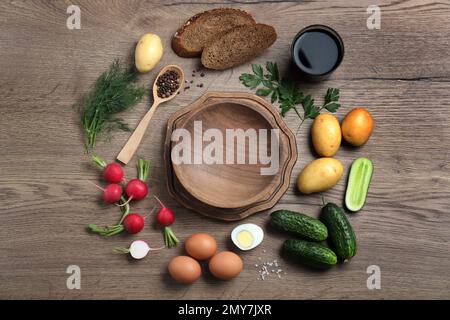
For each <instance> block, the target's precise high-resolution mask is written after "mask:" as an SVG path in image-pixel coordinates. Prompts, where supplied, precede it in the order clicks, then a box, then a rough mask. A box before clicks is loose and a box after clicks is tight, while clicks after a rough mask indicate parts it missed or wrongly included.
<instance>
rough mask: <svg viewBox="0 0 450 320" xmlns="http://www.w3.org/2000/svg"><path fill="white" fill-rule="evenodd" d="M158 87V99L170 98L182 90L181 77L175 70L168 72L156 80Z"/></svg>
mask: <svg viewBox="0 0 450 320" xmlns="http://www.w3.org/2000/svg"><path fill="white" fill-rule="evenodd" d="M156 87H157V93H158V97H160V98H169V97H170V96H171V95H172V94H173V93H174V92H175V91H177V90H178V88H180V76H179V75H178V73H177V72H175V71H173V70H169V71H166V72H164V73H163V74H162V75H160V76H159V77H158V79H157V80H156Z"/></svg>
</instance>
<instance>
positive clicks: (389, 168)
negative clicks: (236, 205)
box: [0, 0, 450, 299]
mask: <svg viewBox="0 0 450 320" xmlns="http://www.w3.org/2000/svg"><path fill="white" fill-rule="evenodd" d="M70 2H71V1H43V0H35V1H21V0H16V1H2V2H1V3H0V26H1V28H0V44H1V46H0V70H1V71H0V111H1V117H0V150H1V156H0V168H1V175H0V206H1V208H2V209H1V214H0V224H1V225H2V228H1V231H0V270H1V272H0V298H56V299H60V298H62V299H73V298H130V299H131V298H145V299H155V298H163V299H180V298H186V299H207V298H212V299H246V298H251V299H256V298H267V299H288V298H291V299H316V298H326V299H328V298H343V299H356V298H358V299H359V298H369V299H393V298H402V299H405V298H424V299H431V298H450V277H449V274H448V272H449V271H450V250H449V240H450V238H449V229H450V213H449V212H450V177H449V170H450V168H449V158H450V140H449V139H450V122H449V118H450V102H449V101H450V49H449V48H450V43H449V38H450V24H449V23H448V18H449V16H450V1H447V0H446V1H426V0H421V1H420V0H409V1H406V0H401V1H392V0H389V1H387V0H384V1H376V2H377V3H378V4H379V6H380V8H381V29H380V30H368V28H367V26H366V20H367V18H368V17H369V14H368V13H367V12H366V9H367V7H368V6H369V5H371V4H374V1H357V2H356V1H350V0H329V1H298V2H297V1H289V2H281V1H280V2H278V1H267V2H265V1H249V2H247V1H241V2H238V3H236V1H230V2H229V3H228V1H222V0H220V1H217V4H214V2H216V1H207V2H205V1H203V2H196V1H187V2H186V1H161V2H160V3H158V2H156V1H87V0H80V1H77V4H79V6H80V8H81V29H80V30H69V29H68V28H67V27H66V19H67V17H68V16H69V15H68V14H67V13H66V9H67V7H68V6H69V5H70ZM224 5H227V6H231V7H235V8H242V9H244V10H248V11H249V12H251V13H252V14H253V15H254V16H255V18H256V20H257V21H260V22H264V23H268V24H271V25H273V26H275V28H276V29H277V32H278V36H279V37H278V40H277V42H276V43H275V44H274V46H273V47H271V48H270V49H269V50H267V51H266V52H265V53H264V54H262V55H261V56H259V57H258V58H257V59H255V61H254V62H257V63H265V61H267V60H272V61H276V62H278V63H279V65H280V68H281V70H282V71H283V72H285V71H286V67H287V64H288V61H289V45H290V43H291V40H292V38H293V37H294V35H295V34H296V33H297V32H298V31H299V30H300V29H301V28H303V27H305V26H307V25H310V24H316V23H321V24H326V25H329V26H331V27H332V28H335V29H336V30H337V31H338V32H339V33H340V34H341V36H342V37H343V39H344V42H345V46H346V52H345V59H344V62H343V63H342V65H341V66H340V68H339V69H338V70H337V71H336V72H335V73H334V74H333V76H332V77H331V78H330V79H329V80H328V81H325V82H320V83H317V84H307V83H300V86H301V88H302V90H303V91H305V92H308V93H312V94H313V95H314V96H315V97H319V98H320V97H322V95H323V94H324V92H325V91H326V88H328V87H337V88H340V89H341V97H342V98H341V100H342V102H343V104H344V105H345V107H343V108H341V109H340V110H339V112H338V117H339V118H340V119H342V117H343V116H344V115H345V113H346V112H348V111H349V110H350V109H351V108H352V107H355V106H364V107H366V108H368V109H369V110H370V112H371V113H372V114H373V116H374V118H375V121H376V129H375V132H374V134H373V136H372V138H371V139H370V141H369V143H368V144H367V145H366V146H364V147H362V148H358V149H353V148H348V147H343V148H341V150H340V151H339V153H338V154H337V156H336V157H337V158H338V159H339V160H341V161H342V162H343V163H344V165H345V166H346V168H348V167H349V165H350V164H351V162H352V160H353V159H355V158H356V157H359V156H367V157H369V158H371V159H372V160H373V162H374V165H375V174H374V178H373V182H372V184H371V188H370V193H369V196H368V199H367V204H366V206H365V207H364V209H363V210H362V211H361V212H360V213H358V214H355V215H351V216H350V215H349V219H350V221H351V223H352V225H353V226H354V229H355V231H356V234H357V236H358V240H359V251H358V254H357V255H356V256H355V258H354V259H353V260H352V261H351V263H347V264H345V265H340V266H338V267H335V268H333V269H331V270H329V271H327V272H312V271H309V270H306V269H304V268H302V267H299V266H296V265H294V264H291V263H289V262H287V261H284V260H282V259H281V258H280V255H279V250H280V246H281V244H282V242H283V240H284V239H285V238H286V236H284V235H280V234H277V233H274V232H272V231H270V228H266V233H267V234H266V238H265V240H264V242H263V245H261V246H260V247H258V248H257V249H255V250H253V251H251V252H247V253H245V254H242V255H241V256H242V258H243V260H244V262H245V270H244V271H243V273H242V274H241V275H240V277H239V278H237V279H236V280H234V281H231V282H221V281H217V280H215V279H214V278H212V277H211V276H210V275H208V273H207V272H205V275H204V276H202V277H201V279H200V280H199V281H198V282H197V283H195V284H194V285H192V286H183V285H179V284H176V283H174V282H173V281H172V280H171V279H170V278H169V277H168V275H167V272H166V266H167V263H168V261H169V260H170V259H171V258H172V257H173V256H175V255H177V254H179V253H181V252H182V251H183V249H182V246H180V247H179V248H177V249H172V250H164V251H163V252H158V253H153V254H150V255H149V256H148V257H147V259H145V260H143V261H139V262H135V261H131V260H130V259H127V258H126V257H125V256H121V255H117V254H114V253H112V248H113V247H115V246H127V245H129V244H130V243H131V241H132V240H133V239H137V238H141V239H146V240H148V241H149V242H150V243H151V244H153V245H154V246H156V245H159V244H160V243H161V242H162V235H161V232H160V231H159V230H158V229H156V228H155V227H153V226H152V224H151V223H149V224H148V226H147V227H146V228H145V229H144V231H143V232H142V233H141V234H140V235H139V236H135V237H131V236H126V235H123V236H122V235H119V236H117V237H115V238H112V239H101V238H99V237H98V236H96V235H92V234H89V233H88V232H87V231H86V230H85V228H86V225H87V224H88V223H92V222H96V223H109V222H113V221H115V220H116V219H117V218H118V215H119V213H118V211H117V209H115V208H114V207H111V206H106V205H103V204H101V203H100V202H99V201H98V196H99V195H98V193H97V191H96V190H95V189H94V188H93V187H92V185H91V184H90V183H89V181H97V180H98V177H99V172H98V171H97V170H96V169H95V168H93V167H92V166H91V165H90V164H89V156H88V155H86V154H85V153H84V149H83V140H82V139H83V135H82V131H81V129H80V123H79V115H78V114H77V112H76V110H74V109H73V107H72V105H73V104H74V103H75V102H76V101H77V100H79V99H80V98H81V97H82V96H83V95H84V94H85V93H86V92H87V91H88V90H89V88H90V87H91V86H92V84H93V82H94V81H95V79H96V78H97V76H98V75H99V74H101V73H102V72H103V71H104V70H105V69H106V68H107V67H108V65H109V64H110V63H111V61H112V60H113V59H114V58H116V57H119V58H122V59H126V58H127V57H129V56H130V55H132V54H133V51H134V44H135V42H136V41H137V39H138V38H139V37H140V36H141V35H142V34H144V33H147V32H152V33H156V34H158V35H159V36H161V38H162V39H163V42H164V45H165V47H166V49H165V53H164V56H163V58H162V61H161V62H160V64H159V65H158V67H161V66H163V65H166V64H169V63H176V64H179V65H181V66H182V67H183V68H184V69H185V70H186V73H187V78H188V79H189V80H191V79H193V80H194V84H192V85H191V89H189V90H187V91H185V92H183V93H182V94H181V95H180V96H179V97H177V98H176V99H175V100H174V101H172V102H170V103H168V104H166V105H164V106H162V107H161V108H160V109H159V110H158V112H157V113H156V115H155V118H154V119H153V120H152V125H151V127H150V128H149V130H148V132H147V135H146V137H145V138H144V141H143V143H142V146H141V148H140V149H139V151H138V154H139V155H140V156H143V157H145V158H147V159H149V160H151V161H152V163H153V169H152V172H151V178H150V180H151V181H150V188H151V192H152V193H155V194H158V195H160V197H161V198H162V200H163V201H165V202H166V203H167V205H169V206H170V207H171V208H172V209H173V210H174V211H175V212H176V215H177V221H176V223H175V224H174V226H173V229H174V230H175V232H176V234H177V235H178V236H179V237H180V239H182V240H183V239H185V238H186V237H187V236H189V235H190V234H192V233H194V232H199V231H205V232H210V233H211V234H213V235H214V236H215V237H216V239H217V240H218V243H219V247H220V250H224V249H226V248H227V246H228V245H227V243H228V241H227V239H228V237H229V234H230V231H231V230H232V228H233V227H235V226H236V225H237V224H238V223H223V222H218V221H214V220H210V219H207V218H204V217H202V216H200V215H198V214H196V213H194V212H191V211H189V210H186V209H184V208H182V207H180V206H179V205H178V204H177V203H176V202H175V201H174V200H173V199H171V198H170V197H169V196H168V194H167V191H166V186H165V173H164V170H163V160H162V146H163V139H164V129H165V123H166V120H167V119H168V117H169V116H170V115H171V114H173V113H174V112H175V111H176V110H179V109H180V108H183V106H185V105H187V104H189V103H191V102H192V101H193V100H195V99H196V98H198V97H199V96H200V95H201V94H202V93H204V92H206V91H208V90H222V91H233V90H234V91H247V89H246V88H244V87H243V86H242V85H241V84H240V83H239V80H238V77H239V75H240V74H241V73H243V72H248V71H249V70H250V65H249V64H245V65H242V66H239V67H236V68H234V69H232V70H227V71H224V72H211V71H207V72H206V76H205V77H203V78H199V77H198V76H197V77H195V78H193V77H191V70H193V69H196V68H198V66H199V61H198V60H197V59H182V58H179V57H177V56H176V55H175V54H174V53H173V52H172V50H171V48H170V39H171V36H172V34H173V33H174V32H175V30H176V29H177V28H178V27H179V26H180V25H181V24H182V23H183V22H184V21H185V20H186V19H187V18H189V17H190V16H192V15H193V14H195V13H197V12H200V11H203V10H207V9H210V8H213V7H219V6H224ZM156 72H157V70H154V71H152V72H151V73H150V74H146V75H143V76H141V78H140V82H141V83H142V84H145V85H146V86H147V87H148V88H149V87H150V83H151V82H152V81H153V80H154V76H155V74H156ZM200 83H203V84H204V86H203V87H202V88H199V87H197V86H196V84H200ZM319 100H320V99H319ZM149 103H150V101H149V98H146V101H145V102H143V103H140V104H139V105H138V106H136V107H135V108H134V109H133V110H132V111H130V112H128V113H126V114H124V115H123V117H124V119H125V120H126V121H127V122H128V123H129V124H130V125H131V126H132V127H134V126H135V125H136V124H137V123H138V121H139V119H140V118H141V117H142V115H143V114H144V113H145V112H146V110H147V108H148V106H149ZM286 122H287V124H288V125H289V126H290V127H291V128H292V129H294V130H295V129H296V127H297V124H298V118H297V117H296V115H295V114H294V113H293V112H292V113H289V114H288V115H287V116H286ZM309 126H310V122H308V124H307V125H305V126H304V127H303V128H302V129H301V130H300V132H299V133H298V135H297V137H298V150H299V160H298V163H297V165H296V167H295V169H294V172H293V175H292V182H291V185H292V187H291V188H290V189H289V191H288V192H287V193H286V194H285V196H284V197H283V198H282V200H281V201H280V202H279V203H278V205H277V206H276V207H275V208H276V209H280V208H287V209H293V210H298V211H302V212H306V213H309V214H311V215H314V216H316V215H318V213H319V210H320V206H321V200H320V195H319V194H316V195H311V196H302V195H299V194H298V193H297V192H296V191H295V187H294V181H295V178H296V177H297V174H298V173H299V171H300V170H301V169H302V168H303V167H304V166H305V164H306V163H307V162H309V161H310V160H312V159H313V155H312V153H311V148H310V146H309V144H308V139H309V134H308V129H309ZM127 138H128V133H124V132H116V133H114V134H113V136H112V140H111V141H110V142H105V141H104V142H100V143H99V145H98V147H97V148H96V152H97V153H99V154H100V155H102V156H103V157H104V158H106V159H108V160H112V159H114V157H115V155H116V154H117V153H118V152H119V150H120V149H121V147H122V146H123V144H124V143H125V141H126V140H127ZM135 162H136V159H133V160H132V162H131V163H130V164H129V165H128V166H127V167H126V173H127V174H128V175H129V176H133V175H134V174H135ZM344 190H345V179H342V181H341V182H340V183H339V184H338V185H337V186H336V187H335V188H333V189H332V190H330V191H328V192H326V193H324V196H325V197H326V199H327V200H329V201H333V202H337V203H342V200H343V195H344ZM151 206H152V202H151V200H145V201H141V202H139V203H135V204H133V210H135V211H138V212H142V213H147V212H149V211H150V208H151ZM150 219H152V218H150ZM267 221H268V212H267V213H261V214H258V215H255V216H253V217H251V218H249V219H247V220H246V222H252V223H256V224H259V225H265V224H266V222H267ZM259 258H261V260H259ZM274 259H278V261H279V263H280V264H281V268H282V269H283V271H284V272H286V274H285V275H284V274H283V276H282V278H281V279H278V278H277V277H276V276H273V275H272V276H270V277H269V278H268V279H266V280H265V281H262V280H258V268H256V267H255V264H260V263H261V262H264V261H273V260H274ZM69 265H77V266H79V267H80V269H81V289H80V290H76V289H75V290H68V289H67V287H66V279H67V277H68V276H69V274H67V273H66V269H67V267H68V266H69ZM370 265H377V266H379V267H380V269H381V289H380V290H369V289H368V288H367V285H366V281H367V278H368V276H369V274H367V272H366V271H367V268H368V266H370ZM205 270H206V269H205Z"/></svg>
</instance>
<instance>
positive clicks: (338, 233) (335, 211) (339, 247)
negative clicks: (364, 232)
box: [320, 203, 357, 260]
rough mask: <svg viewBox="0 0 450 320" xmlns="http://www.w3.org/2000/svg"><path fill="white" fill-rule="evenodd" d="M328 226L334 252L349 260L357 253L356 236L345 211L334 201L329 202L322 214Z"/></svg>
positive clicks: (322, 218)
mask: <svg viewBox="0 0 450 320" xmlns="http://www.w3.org/2000/svg"><path fill="white" fill-rule="evenodd" d="M320 219H321V220H322V222H323V223H324V224H325V225H326V226H327V228H328V232H329V234H330V240H331V244H332V247H333V249H334V252H336V255H337V256H338V258H340V259H342V260H347V259H350V258H351V257H353V256H354V255H355V254H356V248H357V245H356V236H355V232H353V228H352V226H351V225H350V222H349V221H348V220H347V217H346V216H345V213H344V211H342V209H341V208H339V207H338V206H337V205H335V204H334V203H327V204H326V205H325V206H324V207H323V208H322V212H321V214H320Z"/></svg>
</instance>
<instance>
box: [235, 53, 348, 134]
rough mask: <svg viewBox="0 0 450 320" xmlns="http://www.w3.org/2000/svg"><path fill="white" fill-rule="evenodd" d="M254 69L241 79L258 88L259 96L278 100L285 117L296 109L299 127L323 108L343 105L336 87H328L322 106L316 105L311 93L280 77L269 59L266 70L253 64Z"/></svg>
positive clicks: (246, 84)
mask: <svg viewBox="0 0 450 320" xmlns="http://www.w3.org/2000/svg"><path fill="white" fill-rule="evenodd" d="M252 71H253V74H251V73H243V74H242V75H241V76H240V77H239V80H241V82H242V83H243V84H244V86H246V87H248V88H250V89H256V94H257V95H258V96H263V97H266V96H270V101H271V102H272V103H275V102H278V104H279V106H280V113H281V115H282V116H283V117H284V116H285V115H286V113H287V112H288V111H289V110H291V109H292V110H294V111H295V113H296V114H297V116H298V117H299V118H300V120H301V122H300V125H299V128H300V127H301V125H302V124H303V122H304V121H305V120H306V119H314V118H316V117H317V116H318V115H319V114H320V112H321V111H322V110H323V109H325V110H328V111H329V112H332V113H334V112H336V111H337V109H338V108H339V107H340V106H341V105H340V103H339V89H335V88H328V90H327V93H326V95H325V98H324V103H323V104H322V106H318V105H315V104H314V99H313V98H312V97H311V95H306V96H305V95H304V93H303V92H301V91H300V90H298V89H297V88H296V86H295V83H294V82H293V81H291V80H288V79H281V78H280V73H279V71H278V66H277V64H276V63H273V62H270V61H268V62H267V63H266V70H264V68H263V67H262V66H260V65H257V64H252ZM300 105H301V106H302V107H303V113H301V112H300V111H299V108H298V107H299V106H300Z"/></svg>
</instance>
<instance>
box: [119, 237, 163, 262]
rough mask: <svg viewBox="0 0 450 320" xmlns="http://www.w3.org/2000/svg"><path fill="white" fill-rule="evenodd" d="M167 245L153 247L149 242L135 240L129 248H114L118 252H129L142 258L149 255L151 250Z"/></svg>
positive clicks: (135, 256)
mask: <svg viewBox="0 0 450 320" xmlns="http://www.w3.org/2000/svg"><path fill="white" fill-rule="evenodd" d="M164 248H165V247H160V248H151V247H150V246H149V245H148V244H147V242H145V241H142V240H136V241H133V243H132V244H131V246H130V247H129V248H121V247H117V248H114V251H115V252H117V253H129V254H130V255H131V256H132V257H133V258H135V259H142V258H145V257H146V256H147V254H148V253H149V252H150V251H157V250H161V249H164Z"/></svg>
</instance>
